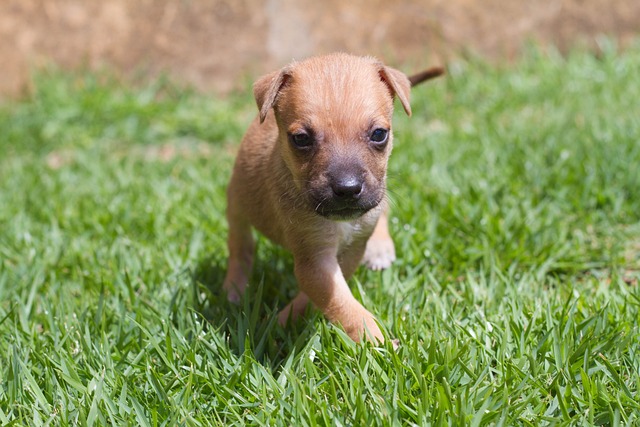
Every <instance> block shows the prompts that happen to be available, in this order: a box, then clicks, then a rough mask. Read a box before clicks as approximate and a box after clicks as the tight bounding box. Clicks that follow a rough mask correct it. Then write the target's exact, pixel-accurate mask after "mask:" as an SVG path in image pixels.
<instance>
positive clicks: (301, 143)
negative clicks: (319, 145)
mask: <svg viewBox="0 0 640 427" xmlns="http://www.w3.org/2000/svg"><path fill="white" fill-rule="evenodd" d="M289 139H290V141H291V143H292V144H293V146H294V147H296V148H300V149H305V148H310V147H311V146H312V145H313V137H312V136H311V135H309V134H308V133H305V132H301V133H296V134H293V135H290V136H289Z"/></svg>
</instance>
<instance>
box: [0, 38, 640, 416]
mask: <svg viewBox="0 0 640 427" xmlns="http://www.w3.org/2000/svg"><path fill="white" fill-rule="evenodd" d="M639 69H640V49H639V48H637V47H636V48H634V49H631V50H629V51H626V52H624V53H619V52H615V51H614V50H609V51H606V52H605V53H604V54H602V55H600V57H595V56H593V55H591V54H587V53H582V52H576V53H573V54H570V55H568V56H567V57H560V56H559V55H555V54H553V53H546V54H542V53H540V52H537V51H532V52H530V53H528V54H527V55H526V56H525V57H524V58H522V59H521V60H520V61H518V62H516V63H515V64H512V65H509V66H502V67H501V66H492V65H487V64H485V63H482V62H479V61H470V62H459V63H455V64H452V65H451V67H450V70H449V73H448V75H447V76H446V77H445V78H444V79H441V80H439V81H434V82H432V83H429V84H428V85H425V86H420V87H418V88H416V89H414V93H413V102H412V104H413V111H414V116H413V117H412V118H406V117H404V116H403V115H402V114H401V112H398V114H397V115H396V121H395V138H396V140H395V141H396V142H395V148H394V153H393V156H392V158H391V162H390V171H389V186H390V191H391V198H392V206H393V207H392V218H391V229H392V233H393V236H394V239H395V242H396V247H397V252H398V256H399V259H398V261H397V262H396V263H395V264H394V266H393V268H392V269H390V270H387V271H384V272H382V273H375V272H370V271H366V270H364V269H362V270H359V271H358V273H357V274H356V276H355V277H354V279H352V280H351V283H350V284H351V285H352V289H353V291H354V294H355V295H356V297H357V298H358V299H360V300H361V301H363V302H364V304H365V305H366V306H367V307H368V308H370V309H371V311H372V312H374V313H376V314H377V315H378V317H379V319H380V320H381V322H382V324H383V327H385V328H386V330H387V333H388V334H389V335H390V336H392V337H395V338H399V339H400V341H401V347H400V348H399V350H398V351H393V350H392V349H391V347H390V346H389V345H387V346H385V347H382V348H375V347H373V346H371V345H370V344H366V345H356V344H354V343H352V342H351V341H350V340H349V339H348V338H346V336H345V334H344V333H343V332H342V331H341V330H340V329H339V328H336V327H334V326H332V325H330V324H329V323H328V322H327V321H326V320H324V319H323V318H322V316H320V315H318V314H317V313H315V312H313V311H311V312H310V313H309V315H308V316H307V317H306V319H305V320H304V321H302V322H300V323H299V324H297V325H295V326H294V327H293V328H291V329H288V330H285V329H282V328H281V327H279V326H278V324H277V322H276V321H275V317H274V313H276V312H277V310H278V309H279V308H280V307H282V306H283V305H284V304H285V303H286V302H287V300H288V298H290V297H291V296H292V295H293V294H294V292H295V279H294V277H293V273H292V261H291V259H290V257H289V255H288V254H287V253H286V252H284V251H283V250H281V249H279V248H277V247H274V246H273V245H271V244H270V243H269V242H267V241H266V240H264V239H262V240H261V241H260V246H259V249H258V260H257V262H256V266H255V271H254V275H253V280H252V283H251V292H250V294H249V296H248V297H247V298H246V300H245V301H244V302H243V304H242V305H241V306H239V307H236V306H231V305H229V304H227V303H226V301H225V298H224V296H223V295H222V294H221V291H220V285H221V281H222V278H223V275H224V269H225V259H226V246H225V239H226V223H225V220H224V208H225V196H224V194H225V187H226V183H227V181H228V178H229V174H230V170H231V166H232V164H233V158H234V152H235V148H236V147H237V144H238V143H239V139H240V138H241V136H242V133H243V131H244V129H245V127H246V125H247V124H248V122H249V121H250V120H251V118H252V117H253V115H254V114H255V104H254V102H253V100H252V99H251V98H250V95H249V89H247V94H246V95H237V96H234V97H231V98H229V99H217V98H215V97H212V96H205V95H202V94H197V93H194V92H191V91H189V90H185V89H183V88H179V87H175V86H173V85H172V84H171V83H169V82H167V81H163V80H159V81H156V82H153V83H151V84H149V85H147V86H144V87H136V88H134V87H130V86H127V85H124V84H122V83H119V82H118V81H117V80H115V79H112V78H110V77H108V76H105V75H102V74H99V75H97V74H80V75H68V74H63V73H57V72H50V73H43V74H40V75H38V76H37V77H36V78H35V82H34V93H33V94H32V95H31V96H29V97H28V98H26V99H24V100H22V101H13V102H8V103H5V105H4V106H2V107H1V109H0V129H2V136H1V138H0V423H1V424H3V425H4V424H12V423H13V424H14V425H44V424H53V425H77V424H81V425H176V424H180V425H233V424H237V425H242V424H252V425H296V426H297V425H300V426H304V425H308V426H314V425H474V426H477V425H503V426H507V425H531V426H534V425H536V426H537V425H547V424H551V425H556V424H559V425H592V424H598V425H600V424H605V425H629V426H631V425H636V424H637V423H638V422H639V420H640V415H639V414H640V405H639V404H638V401H639V396H638V389H639V388H640V344H639V342H640V333H639V330H638V317H639V309H638V308H639V306H640V291H639V290H638V278H639V276H640V273H639V271H640V225H639V219H640V197H639V195H640V167H638V165H639V164H640V114H639V109H638V99H640V82H639V81H638V78H637V72H638V70H639Z"/></svg>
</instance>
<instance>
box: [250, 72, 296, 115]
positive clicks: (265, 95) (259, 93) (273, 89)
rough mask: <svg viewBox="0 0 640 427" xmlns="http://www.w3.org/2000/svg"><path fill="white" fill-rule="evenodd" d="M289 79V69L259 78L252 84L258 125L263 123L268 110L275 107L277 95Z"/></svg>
mask: <svg viewBox="0 0 640 427" xmlns="http://www.w3.org/2000/svg"><path fill="white" fill-rule="evenodd" d="M289 78H291V70H290V69H289V67H286V68H283V69H282V70H279V71H274V72H273V73H269V74H267V75H266V76H262V77H260V78H259V79H258V80H256V82H255V83H254V84H253V96H255V98H256V103H257V104H258V110H260V123H262V122H264V119H265V118H266V117H267V113H268V112H269V110H270V109H271V108H272V107H274V106H275V105H276V102H277V100H278V94H279V93H280V91H281V90H282V88H283V87H284V86H285V85H286V84H287V81H288V80H289Z"/></svg>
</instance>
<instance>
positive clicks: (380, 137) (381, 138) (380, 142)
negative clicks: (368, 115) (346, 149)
mask: <svg viewBox="0 0 640 427" xmlns="http://www.w3.org/2000/svg"><path fill="white" fill-rule="evenodd" d="M388 136H389V131H388V130H386V129H376V130H374V131H373V132H371V135H370V136H369V139H370V140H371V141H372V142H374V143H375V145H376V146H379V147H384V145H386V143H387V138H388Z"/></svg>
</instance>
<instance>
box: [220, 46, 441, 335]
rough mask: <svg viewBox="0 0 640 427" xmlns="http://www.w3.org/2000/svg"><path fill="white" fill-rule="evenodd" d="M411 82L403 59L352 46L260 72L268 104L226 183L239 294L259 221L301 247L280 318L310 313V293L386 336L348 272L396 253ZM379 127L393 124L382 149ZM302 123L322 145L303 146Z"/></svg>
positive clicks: (338, 315) (282, 240)
mask: <svg viewBox="0 0 640 427" xmlns="http://www.w3.org/2000/svg"><path fill="white" fill-rule="evenodd" d="M427 78H430V77H427ZM410 88H411V82H410V80H409V78H407V76H405V75H404V74H403V73H401V72H400V71H397V70H395V69H393V68H389V67H385V66H384V65H383V64H382V63H380V62H379V61H377V60H375V59H373V58H362V57H356V56H351V55H347V54H332V55H327V56H321V57H314V58H310V59H307V60H305V61H302V62H297V63H292V64H290V65H288V66H286V67H285V68H283V69H282V70H279V71H276V72H274V73H271V74H268V75H266V76H264V77H262V78H260V79H259V80H258V81H257V82H256V83H255V85H254V94H255V98H256V102H257V104H258V109H259V112H260V114H259V116H258V118H256V120H254V121H253V123H252V124H251V125H250V127H249V129H248V131H247V133H246V135H245V137H244V139H243V141H242V144H241V146H240V150H239V153H238V157H237V160H236V164H235V167H234V170H233V175H232V178H231V182H230V184H229V188H228V193H227V195H228V208H227V218H228V221H229V239H228V245H229V265H228V271H227V276H226V278H225V281H224V285H223V287H224V289H225V290H226V291H227V294H228V298H229V300H231V301H238V300H239V299H240V296H241V295H242V294H243V293H244V290H245V288H246V285H247V282H248V277H249V273H250V271H251V266H252V263H253V255H254V248H255V243H254V239H253V236H252V232H251V227H255V228H256V229H257V230H259V231H260V232H261V233H263V234H264V235H265V236H266V237H268V238H269V239H271V240H272V241H274V242H276V243H278V244H280V245H282V246H283V247H285V248H286V249H288V250H289V251H291V252H292V254H293V257H294V270H295V276H296V278H297V280H298V283H299V287H300V293H299V294H298V296H297V297H296V298H295V299H294V300H293V301H292V302H291V303H290V304H289V305H288V306H287V307H286V308H285V309H284V310H283V311H282V312H281V313H280V322H281V323H286V321H287V320H288V319H289V318H291V317H293V318H295V317H296V316H298V315H300V314H301V313H302V312H303V311H304V309H305V307H306V306H307V303H308V301H309V300H311V302H313V304H314V305H315V306H316V307H317V308H318V309H320V310H321V311H322V312H323V313H324V314H325V315H326V317H327V318H328V319H329V320H331V321H332V322H337V323H339V324H341V325H342V326H343V327H344V329H345V331H346V332H347V333H348V334H349V336H350V337H351V338H352V339H354V340H360V339H362V338H363V337H365V334H368V336H369V337H370V338H373V339H376V340H379V341H383V340H384V338H383V336H382V333H381V331H380V329H379V327H378V325H377V323H376V320H375V318H374V316H373V315H372V314H371V313H370V312H369V311H367V310H366V309H365V308H364V307H363V306H362V305H361V304H360V303H359V302H358V301H357V300H356V299H355V298H354V297H353V295H352V294H351V291H350V290H349V288H348V286H347V282H346V280H347V279H348V278H349V277H350V276H351V275H352V274H353V272H354V271H355V270H356V268H357V267H358V265H359V264H360V263H361V261H362V262H363V263H365V264H366V265H368V266H369V267H370V268H373V269H381V268H386V267H388V266H389V265H391V263H392V262H393V260H394V259H395V252H394V246H393V241H392V240H391V237H390V235H389V232H388V229H387V218H386V209H387V208H386V205H387V203H386V199H385V190H386V168H387V160H388V157H389V154H390V152H391V149H392V144H393V135H392V132H391V118H392V113H393V98H394V96H397V97H398V98H399V100H400V102H401V103H402V106H403V107H404V110H405V112H406V113H407V114H409V115H410V114H411V107H410V105H409V92H410ZM376 129H388V130H389V132H388V136H387V143H386V146H385V147H384V148H383V149H380V147H377V148H376V147H374V145H373V142H372V132H374V130H376ZM295 134H305V135H310V137H311V140H312V146H311V148H310V149H304V148H303V149H301V148H299V147H296V145H295V144H294V143H293V140H292V137H291V135H295ZM354 183H355V184H354ZM345 185H347V186H346V187H345ZM354 185H355V187H354ZM358 185H359V186H358ZM345 188H346V190H345ZM358 189H360V191H359V192H358V193H357V194H356V191H357V190H358ZM352 193H353V194H352ZM345 194H346V196H345Z"/></svg>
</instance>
